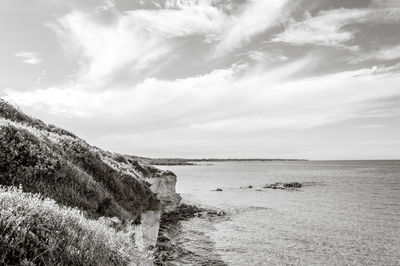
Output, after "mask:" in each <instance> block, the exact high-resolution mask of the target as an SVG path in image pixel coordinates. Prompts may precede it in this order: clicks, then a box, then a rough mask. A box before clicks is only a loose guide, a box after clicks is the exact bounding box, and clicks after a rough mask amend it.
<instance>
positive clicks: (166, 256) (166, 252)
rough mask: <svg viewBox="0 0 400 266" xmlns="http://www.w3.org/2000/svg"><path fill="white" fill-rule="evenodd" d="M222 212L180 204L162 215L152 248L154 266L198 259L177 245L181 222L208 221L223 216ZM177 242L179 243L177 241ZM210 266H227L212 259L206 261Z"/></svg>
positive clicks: (197, 255) (218, 260)
mask: <svg viewBox="0 0 400 266" xmlns="http://www.w3.org/2000/svg"><path fill="white" fill-rule="evenodd" d="M225 215H226V213H225V212H223V211H215V210H210V209H205V208H201V207H197V206H194V205H189V204H185V203H182V204H180V205H179V206H178V207H177V208H176V209H175V210H174V211H172V212H169V213H163V214H162V216H161V222H160V229H159V233H158V238H157V244H156V246H155V248H154V260H153V263H154V264H155V265H170V263H173V262H174V261H176V260H179V259H183V258H184V257H187V256H189V257H190V256H193V257H196V258H197V257H199V256H200V255H199V254H194V253H193V252H192V251H190V250H187V249H185V248H184V247H182V245H180V244H179V243H177V241H176V240H177V239H176V238H179V234H180V233H182V232H181V231H180V230H181V229H182V226H181V222H183V221H189V220H191V219H194V218H200V219H201V218H205V219H210V218H212V217H217V216H225ZM178 242H179V241H178ZM206 259H208V258H206ZM208 263H211V264H212V265H220V266H225V265H227V264H226V263H225V262H223V261H222V260H220V259H212V260H211V261H208Z"/></svg>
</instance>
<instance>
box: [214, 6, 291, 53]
mask: <svg viewBox="0 0 400 266" xmlns="http://www.w3.org/2000/svg"><path fill="white" fill-rule="evenodd" d="M287 2H288V0H269V1H266V0H252V1H249V2H248V4H247V5H245V6H244V7H243V10H242V12H241V13H240V14H239V15H237V16H233V17H232V20H231V21H230V22H227V23H228V26H227V29H226V30H225V32H224V33H222V35H221V37H220V38H221V41H220V43H219V44H218V46H217V47H216V54H217V55H221V54H226V53H227V52H230V51H232V50H234V49H236V48H238V47H241V46H242V45H243V44H245V43H247V42H249V41H250V39H251V38H252V37H254V36H255V35H257V34H260V33H262V32H264V31H265V30H267V29H269V28H271V27H272V26H274V25H276V24H277V23H278V22H279V19H280V18H281V16H282V14H283V13H282V12H283V8H284V7H285V5H286V3H287Z"/></svg>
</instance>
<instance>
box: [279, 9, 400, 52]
mask: <svg viewBox="0 0 400 266" xmlns="http://www.w3.org/2000/svg"><path fill="white" fill-rule="evenodd" d="M386 4H387V5H376V4H375V5H373V6H372V7H370V8H364V9H345V8H340V9H334V10H328V11H326V10H325V11H324V10H323V11H320V12H319V13H318V14H317V15H315V16H311V14H310V13H307V12H306V13H305V15H304V19H303V20H302V21H295V20H292V21H290V22H289V24H288V25H287V26H286V29H285V30H284V31H283V32H281V33H279V34H277V35H275V36H274V37H273V38H272V39H271V41H272V42H285V43H291V44H295V45H302V44H312V45H321V46H332V47H342V48H351V49H354V48H355V47H349V46H347V45H346V43H347V42H349V41H350V40H352V39H353V38H354V36H355V34H356V33H357V32H358V29H357V28H356V27H354V26H355V25H356V24H360V23H378V24H379V23H389V24H390V23H395V24H397V23H400V9H399V8H398V7H395V6H389V3H386ZM345 26H346V27H345ZM350 26H353V28H351V27H350Z"/></svg>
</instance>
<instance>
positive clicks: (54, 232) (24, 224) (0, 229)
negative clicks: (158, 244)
mask: <svg viewBox="0 0 400 266" xmlns="http://www.w3.org/2000/svg"><path fill="white" fill-rule="evenodd" d="M145 255H146V254H141V253H139V252H138V251H137V250H135V249H134V247H133V245H132V242H131V236H130V235H129V234H128V233H124V232H117V231H116V230H115V229H113V228H111V227H109V226H108V225H107V223H106V222H105V221H104V220H90V219H87V218H85V216H84V215H83V213H82V212H81V211H79V210H77V209H73V208H69V207H63V206H60V205H58V204H57V203H56V202H55V201H54V200H51V199H46V198H43V197H41V196H40V195H38V194H31V193H23V192H22V190H21V189H17V188H15V187H0V265H128V264H129V265H149V264H150V263H149V261H148V260H147V258H146V256H145Z"/></svg>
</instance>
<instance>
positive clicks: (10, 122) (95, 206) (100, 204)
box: [0, 99, 180, 263]
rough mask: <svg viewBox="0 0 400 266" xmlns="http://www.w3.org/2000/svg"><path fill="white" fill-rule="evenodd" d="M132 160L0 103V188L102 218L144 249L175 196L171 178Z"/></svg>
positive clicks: (153, 239) (177, 199)
mask: <svg viewBox="0 0 400 266" xmlns="http://www.w3.org/2000/svg"><path fill="white" fill-rule="evenodd" d="M133 158H134V157H127V156H123V155H120V154H117V153H112V152H108V151H104V150H102V149H99V148H97V147H94V146H91V145H89V144H88V143H86V142H85V141H84V140H82V139H80V138H78V137H77V136H75V135H74V134H72V133H71V132H68V131H66V130H63V129H60V128H57V127H55V126H53V125H47V124H45V123H43V122H42V121H40V120H38V119H34V118H32V117H30V116H28V115H26V114H24V113H23V112H21V111H20V110H18V109H16V108H14V107H13V106H12V105H10V104H8V103H7V102H5V101H3V100H1V99H0V185H1V186H4V187H20V188H21V189H20V191H18V193H20V194H21V193H22V194H23V193H35V194H40V195H41V196H43V197H45V198H50V199H53V200H55V202H56V204H57V205H59V206H60V207H63V206H67V207H70V208H74V209H77V210H79V211H81V212H82V215H83V217H85V219H90V220H96V221H98V220H104V219H106V220H107V219H108V220H107V221H108V223H110V224H111V225H112V226H113V227H115V228H117V229H118V230H117V231H124V232H127V233H128V234H130V235H131V238H132V239H135V240H136V246H137V247H138V248H139V249H140V250H144V249H146V248H147V247H149V246H151V245H153V246H154V245H155V243H156V239H157V234H158V227H159V219H160V216H161V213H162V211H166V212H169V211H172V210H174V209H175V208H176V206H178V204H179V202H180V197H179V195H177V194H176V193H175V183H176V176H175V175H174V174H173V173H171V172H169V171H162V170H160V169H157V168H155V167H153V166H150V165H147V164H145V163H144V162H141V161H139V160H135V159H133ZM1 196H4V195H3V194H1V193H0V203H1V200H2V198H1ZM110 221H112V222H110ZM1 225H2V223H1V221H0V226H1ZM0 229H1V228H0ZM1 237H3V236H1V235H0V238H1ZM0 243H1V242H0ZM0 248H1V247H0ZM26 259H28V261H29V258H26ZM0 263H1V261H0ZM60 263H62V262H60Z"/></svg>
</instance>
